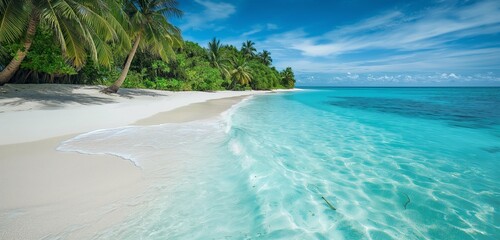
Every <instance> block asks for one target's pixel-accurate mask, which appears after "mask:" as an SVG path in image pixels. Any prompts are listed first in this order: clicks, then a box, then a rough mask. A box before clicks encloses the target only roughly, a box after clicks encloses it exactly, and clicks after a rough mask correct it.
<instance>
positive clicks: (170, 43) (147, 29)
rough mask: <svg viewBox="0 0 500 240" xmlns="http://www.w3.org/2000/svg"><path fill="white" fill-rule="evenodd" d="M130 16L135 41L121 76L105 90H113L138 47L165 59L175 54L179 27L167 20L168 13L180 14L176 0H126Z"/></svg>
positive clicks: (126, 7) (125, 71) (115, 90)
mask: <svg viewBox="0 0 500 240" xmlns="http://www.w3.org/2000/svg"><path fill="white" fill-rule="evenodd" d="M125 9H126V12H127V14H128V16H129V18H130V23H131V32H130V35H131V36H132V38H133V39H134V41H133V42H134V45H133V47H132V49H131V50H130V52H129V54H128V56H127V60H126V62H125V66H124V67H123V70H122V73H121V75H120V77H118V79H117V80H116V81H115V82H114V83H113V85H111V86H109V87H107V88H106V89H104V90H103V92H104V93H116V92H118V89H119V88H120V87H121V85H122V84H123V82H124V81H125V78H126V77H127V74H128V70H129V68H130V64H131V63H132V60H133V59H134V56H135V53H136V51H137V49H139V48H140V49H141V50H143V51H148V52H150V53H152V54H155V55H159V56H160V57H161V59H162V60H164V61H168V60H169V58H171V57H172V56H175V53H174V50H173V48H174V47H176V46H180V45H181V43H182V39H181V34H180V30H179V29H178V28H177V27H175V26H174V25H172V24H171V23H169V22H168V21H167V17H170V16H175V17H181V16H182V11H181V10H179V9H178V8H177V1H176V0H127V3H126V6H125Z"/></svg>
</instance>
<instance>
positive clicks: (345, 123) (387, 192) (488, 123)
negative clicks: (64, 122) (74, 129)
mask: <svg viewBox="0 0 500 240" xmlns="http://www.w3.org/2000/svg"><path fill="white" fill-rule="evenodd" d="M59 150H61V151H78V152H82V153H88V154H103V153H105V154H113V155H117V156H120V157H122V158H124V159H128V160H130V161H132V162H133V163H134V164H135V165H136V166H137V167H139V168H141V169H142V171H143V172H144V177H145V179H146V180H147V181H148V186H150V187H149V188H148V189H147V190H146V191H145V192H144V194H142V195H141V196H137V197H136V198H134V199H132V200H131V201H132V203H131V204H136V205H137V206H139V208H140V211H137V213H134V214H133V215H131V216H130V217H128V218H127V219H126V220H125V221H124V222H123V223H121V224H120V225H118V226H113V227H111V228H109V229H106V230H105V231H103V232H100V233H97V234H96V235H95V237H94V238H95V239H500V217H499V214H498V211H499V209H500V88H306V89H303V90H301V91H295V92H284V93H276V94H267V95H262V96H254V97H252V98H250V99H247V100H245V101H243V102H241V103H239V104H237V105H235V106H233V107H232V108H231V109H230V110H228V111H227V112H225V113H224V114H222V115H221V116H220V117H217V118H213V119H209V120H202V121H194V122H189V123H176V124H163V125H157V126H129V127H124V128H117V129H105V130H99V131H95V132H90V133H86V134H83V135H80V136H78V137H76V138H73V139H70V140H68V141H66V142H64V143H62V144H61V146H60V147H59Z"/></svg>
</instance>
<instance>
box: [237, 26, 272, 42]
mask: <svg viewBox="0 0 500 240" xmlns="http://www.w3.org/2000/svg"><path fill="white" fill-rule="evenodd" d="M276 29H278V25H276V24H272V23H268V24H266V25H255V26H253V27H252V29H250V30H249V31H246V32H244V33H242V34H241V36H240V37H241V38H245V37H248V36H251V35H254V34H257V33H260V32H263V31H273V30H276Z"/></svg>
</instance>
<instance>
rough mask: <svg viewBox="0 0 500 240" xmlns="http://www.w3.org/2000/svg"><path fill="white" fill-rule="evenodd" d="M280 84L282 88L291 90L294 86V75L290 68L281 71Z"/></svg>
mask: <svg viewBox="0 0 500 240" xmlns="http://www.w3.org/2000/svg"><path fill="white" fill-rule="evenodd" d="M280 75H281V83H282V85H283V86H284V87H287V88H293V87H294V86H295V75H294V74H293V70H292V68H291V67H287V68H286V69H285V70H283V71H281V73H280Z"/></svg>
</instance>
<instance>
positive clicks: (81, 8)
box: [0, 0, 182, 92]
mask: <svg viewBox="0 0 500 240" xmlns="http://www.w3.org/2000/svg"><path fill="white" fill-rule="evenodd" d="M181 15H182V11H180V10H179V9H178V8H177V1H175V0H0V44H2V45H3V44H10V43H20V45H19V49H18V51H17V52H16V54H15V56H14V58H13V59H12V61H11V62H10V63H9V64H8V65H6V66H4V68H3V69H2V71H1V72H0V85H1V84H4V83H6V82H8V81H9V80H10V78H11V77H12V76H13V74H14V73H15V72H16V71H17V69H19V66H20V64H21V62H22V61H23V59H24V57H25V56H26V54H27V52H28V51H29V48H30V46H31V44H32V41H33V37H34V35H35V32H36V30H37V28H40V27H43V28H46V29H50V30H51V31H52V32H53V35H54V38H55V41H56V42H57V43H58V45H60V48H61V50H62V53H63V55H64V56H65V57H66V59H67V61H68V63H70V64H72V65H74V66H75V67H77V68H80V67H81V66H83V65H84V64H85V62H86V60H87V59H89V58H90V59H92V60H93V61H94V62H96V63H98V64H100V65H103V66H108V67H110V66H111V65H112V64H113V59H114V58H113V56H114V55H116V54H117V53H118V54H121V53H125V52H129V54H128V58H127V60H129V59H130V61H131V60H132V58H133V57H134V54H135V51H136V50H137V49H138V48H139V49H142V50H144V51H149V52H151V53H153V54H155V55H158V56H160V57H161V58H162V59H163V60H165V61H167V60H168V59H169V58H171V57H172V56H173V55H174V52H173V48H175V47H177V46H180V45H181V43H182V39H181V36H180V30H179V29H178V28H177V27H175V26H173V25H172V24H171V23H170V22H168V20H167V18H168V17H180V16H181ZM135 43H137V44H135ZM133 44H134V45H137V46H136V47H135V48H134V47H132V45H133ZM0 54H4V55H5V51H4V49H2V48H0ZM127 71H128V69H126V68H124V69H123V73H124V74H122V75H125V76H126V74H127ZM120 80H121V79H118V80H117V82H118V83H119V82H120ZM121 82H123V81H121ZM119 85H120V84H114V86H115V87H119ZM116 90H117V88H116ZM114 92H116V91H114Z"/></svg>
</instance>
